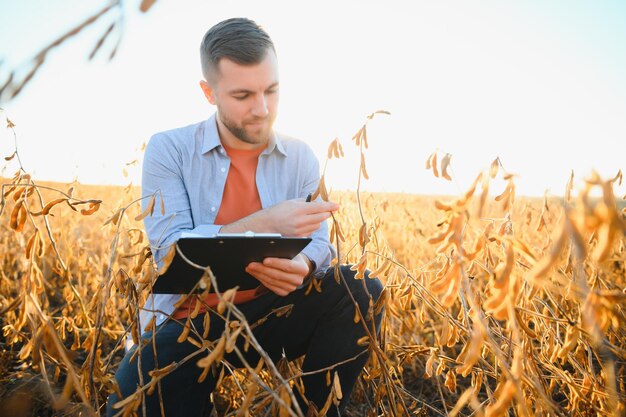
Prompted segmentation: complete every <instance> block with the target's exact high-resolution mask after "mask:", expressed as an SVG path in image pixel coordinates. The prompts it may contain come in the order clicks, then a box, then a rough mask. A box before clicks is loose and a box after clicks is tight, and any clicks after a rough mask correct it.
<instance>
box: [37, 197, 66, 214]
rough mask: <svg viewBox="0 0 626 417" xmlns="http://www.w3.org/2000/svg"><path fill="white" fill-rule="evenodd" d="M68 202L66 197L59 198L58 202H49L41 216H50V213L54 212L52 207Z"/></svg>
mask: <svg viewBox="0 0 626 417" xmlns="http://www.w3.org/2000/svg"><path fill="white" fill-rule="evenodd" d="M67 200H68V199H67V198H65V197H64V198H57V199H56V200H52V201H50V202H48V204H46V205H45V206H44V208H43V209H42V210H41V213H40V214H42V215H44V216H46V215H48V214H49V213H50V210H52V207H54V206H56V205H57V204H60V203H62V202H64V201H67Z"/></svg>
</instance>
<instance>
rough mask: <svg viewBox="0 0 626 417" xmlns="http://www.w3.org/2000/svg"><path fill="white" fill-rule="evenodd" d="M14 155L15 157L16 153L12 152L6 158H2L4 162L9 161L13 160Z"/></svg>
mask: <svg viewBox="0 0 626 417" xmlns="http://www.w3.org/2000/svg"><path fill="white" fill-rule="evenodd" d="M15 155H17V151H15V152H13V153H12V154H11V155H9V156H6V157H5V158H4V160H5V161H10V160H11V159H13V158H15Z"/></svg>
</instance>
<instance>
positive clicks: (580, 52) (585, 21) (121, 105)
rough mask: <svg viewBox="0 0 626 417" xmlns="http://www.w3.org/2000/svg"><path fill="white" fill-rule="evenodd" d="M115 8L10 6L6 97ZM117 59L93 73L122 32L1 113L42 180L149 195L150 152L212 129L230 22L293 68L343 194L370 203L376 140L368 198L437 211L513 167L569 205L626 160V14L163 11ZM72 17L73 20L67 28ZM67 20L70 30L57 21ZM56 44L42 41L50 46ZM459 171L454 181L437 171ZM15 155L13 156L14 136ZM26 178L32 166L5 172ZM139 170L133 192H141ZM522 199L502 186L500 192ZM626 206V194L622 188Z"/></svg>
mask: <svg viewBox="0 0 626 417" xmlns="http://www.w3.org/2000/svg"><path fill="white" fill-rule="evenodd" d="M98 7H101V5H94V4H93V3H92V4H89V5H88V4H83V3H82V2H78V1H76V0H72V1H65V2H58V3H55V4H49V3H46V2H43V1H32V2H29V3H28V4H25V3H21V4H19V5H10V4H7V3H5V4H2V5H0V16H2V17H0V26H2V27H3V28H5V33H6V34H11V40H10V41H9V39H8V38H7V36H6V35H5V37H4V39H3V40H2V41H0V59H2V60H4V63H3V65H2V66H1V67H0V82H3V81H4V80H5V77H6V75H7V71H8V69H9V68H11V67H14V66H17V65H19V64H20V63H23V62H25V61H27V60H29V59H31V58H32V56H33V55H34V54H35V53H36V52H37V51H38V50H39V48H41V47H42V46H43V45H44V44H45V43H46V42H50V41H52V40H53V39H54V38H55V37H56V36H58V35H60V34H61V33H63V32H65V31H67V30H68V29H69V28H70V27H72V25H75V24H76V23H78V22H80V21H81V20H82V19H84V18H85V17H86V16H87V15H89V14H90V13H93V12H94V11H96V10H97V9H98ZM126 7H127V13H126V24H125V27H124V35H123V36H124V37H123V39H122V43H121V46H120V49H119V50H118V53H117V55H116V57H115V59H114V60H113V61H111V62H110V63H109V62H108V61H107V59H106V58H107V57H106V56H107V54H108V51H110V50H111V48H112V47H113V43H114V42H107V43H105V45H104V46H103V48H102V51H101V53H100V54H99V55H98V56H96V58H95V59H94V60H93V61H92V62H87V59H86V57H87V56H88V54H89V52H91V49H92V48H93V45H94V44H95V43H96V41H97V39H98V37H99V35H100V34H101V33H102V32H103V31H104V30H105V29H106V27H107V26H108V24H109V23H110V21H111V19H109V20H106V19H104V20H102V21H99V22H98V23H97V24H95V25H94V26H93V27H91V28H88V29H86V30H85V32H84V33H81V34H80V35H79V36H77V37H76V38H75V39H72V40H70V41H68V43H67V44H65V45H62V46H61V47H60V48H59V49H58V50H57V51H55V52H54V53H52V54H50V56H49V57H48V59H47V62H46V64H45V65H44V66H43V68H42V69H41V70H40V72H39V73H38V74H37V75H36V76H35V78H34V79H33V80H32V81H31V83H30V84H29V85H28V86H27V87H26V90H25V91H24V92H23V93H21V94H20V96H18V97H17V99H16V100H14V101H11V102H9V103H3V104H1V105H0V106H1V107H3V108H4V109H5V110H6V112H7V113H6V114H7V116H8V117H9V118H10V119H11V120H12V121H13V122H14V123H15V124H16V131H17V135H18V146H19V149H20V154H21V157H22V160H23V162H24V166H25V168H26V169H27V170H28V171H29V172H30V173H32V174H33V176H34V178H37V179H40V180H49V181H60V182H71V181H72V180H74V179H75V178H76V179H77V180H78V181H79V182H81V183H83V184H103V185H106V184H114V185H128V184H129V183H131V182H132V183H133V184H134V185H139V184H140V175H141V172H140V171H141V170H140V163H137V164H134V165H131V166H127V164H128V163H130V162H132V161H134V160H139V161H140V159H141V151H140V149H141V147H142V145H143V144H144V143H146V142H147V141H148V139H149V138H150V136H151V135H152V134H154V133H156V132H159V131H163V130H169V129H172V128H175V127H180V126H184V125H188V124H192V123H196V122H199V121H201V120H203V119H206V118H207V117H209V116H210V115H211V114H212V112H213V111H214V108H213V107H211V106H210V105H208V103H206V101H205V100H204V97H203V96H202V93H201V91H200V88H199V86H198V81H199V80H200V76H201V75H200V65H199V57H198V46H199V43H200V39H201V37H202V35H203V34H204V32H205V31H206V30H207V29H208V28H209V27H210V26H212V25H213V24H215V23H217V22H218V21H220V20H223V19H224V18H228V17H232V16H247V17H250V18H252V19H254V20H256V21H257V22H258V23H259V24H261V25H262V26H264V27H265V28H266V29H267V31H268V33H269V34H270V36H272V38H273V40H274V43H275V45H276V49H277V52H278V58H279V66H280V82H281V103H280V106H279V115H278V119H277V122H276V124H275V128H276V130H278V131H280V132H283V133H285V134H288V135H290V136H294V137H299V138H301V139H303V140H304V141H306V142H307V143H309V145H310V146H311V147H312V148H313V150H314V151H315V153H316V154H317V155H318V157H319V159H320V165H321V167H323V166H324V161H325V158H326V150H327V147H328V145H329V144H330V142H331V141H332V140H333V139H335V138H336V137H338V138H339V139H340V141H341V143H342V145H343V149H344V151H345V153H346V156H345V158H343V159H341V160H334V159H333V160H331V161H330V162H329V163H328V169H327V177H326V178H327V184H328V186H329V188H332V189H334V190H353V189H355V188H356V183H357V173H358V165H359V161H360V160H359V155H358V150H357V149H356V147H355V145H354V143H353V142H352V141H351V137H352V135H353V134H354V133H355V132H356V131H357V130H358V129H359V128H360V127H361V125H362V124H363V123H364V122H365V121H366V117H367V115H369V114H370V113H372V112H374V111H376V110H387V111H389V112H390V113H391V114H390V115H378V116H376V117H375V118H374V119H373V120H371V121H370V122H369V124H368V138H369V144H370V147H369V149H367V150H366V151H365V157H366V163H367V170H368V172H369V176H370V179H369V180H364V181H362V189H364V190H368V191H381V192H405V193H416V194H423V195H441V194H443V195H456V194H459V193H461V192H464V191H465V190H466V189H467V188H468V187H469V185H470V184H471V182H472V181H473V180H474V178H475V177H476V176H477V175H478V173H479V172H480V171H482V170H485V169H487V168H488V167H489V165H490V164H491V162H492V161H493V160H494V159H495V158H496V157H499V158H500V159H501V161H502V164H503V166H504V168H505V169H506V171H507V172H510V173H513V174H515V175H516V180H515V182H516V186H517V193H518V195H527V196H542V195H543V194H544V192H546V190H547V191H548V194H549V195H562V194H563V193H564V192H565V187H566V184H567V181H568V179H569V177H570V173H571V171H572V170H573V171H574V174H575V180H576V184H577V186H580V184H581V182H582V180H583V178H586V177H589V176H590V175H591V173H592V171H593V170H596V171H597V172H599V174H600V175H601V176H602V177H603V178H607V179H608V178H611V177H614V176H615V175H616V173H617V172H618V171H619V170H620V169H621V168H623V167H624V163H623V160H624V157H623V155H624V154H626V144H625V143H626V140H625V138H626V118H624V114H626V80H625V79H624V77H623V74H624V73H626V50H624V48H623V41H622V40H623V39H626V28H625V27H624V25H623V24H622V23H623V22H624V21H626V20H624V19H625V18H626V5H624V4H622V3H620V2H617V1H613V2H610V1H607V2H602V3H593V4H590V3H587V2H582V1H578V2H566V1H557V2H551V3H549V4H547V3H545V2H540V1H538V0H537V1H531V2H524V3H521V2H520V3H516V4H502V3H497V2H489V3H478V2H473V3H467V2H464V3H461V2H456V3H449V4H439V3H430V2H426V1H418V2H412V3H404V2H399V1H397V2H387V3H385V4H384V5H383V4H379V3H376V2H371V1H365V2H357V1H345V2H340V3H338V2H334V3H330V2H321V3H315V4H305V5H302V4H298V5H296V4H291V3H289V2H271V3H262V4H261V3H257V2H252V1H245V2H237V3H235V4H203V3H196V2H191V1H190V2H185V3H184V4H181V3H176V2H173V1H171V0H159V1H157V3H156V4H155V6H154V7H153V9H152V10H150V11H149V12H148V13H147V14H140V13H139V12H138V11H137V10H136V9H137V8H138V3H137V4H135V3H132V4H126ZM66 10H73V14H72V15H69V16H68V15H67V13H66ZM53 22H54V23H53ZM34 28H38V30H34ZM435 151H438V152H439V153H440V155H441V156H443V155H444V154H446V153H450V154H451V155H452V159H451V161H452V162H451V174H452V178H453V180H452V181H450V182H449V181H446V180H443V179H441V178H435V177H434V176H433V175H432V173H431V172H430V171H428V170H426V169H425V164H426V160H427V158H428V156H429V155H430V154H432V153H433V152H435ZM0 152H1V154H0V155H1V156H3V157H4V156H8V155H10V154H11V153H12V152H13V137H12V134H11V133H10V132H9V131H8V130H6V129H2V134H0ZM4 168H5V169H4V171H3V172H2V176H4V177H10V176H11V175H12V174H13V172H14V171H15V170H16V165H15V161H10V162H8V163H5V164H4ZM124 171H126V173H127V174H128V176H124ZM503 189H504V182H496V183H494V185H493V187H492V188H491V193H492V194H494V195H495V194H498V193H499V192H501V191H502V190H503ZM618 190H619V192H621V194H618V195H620V196H621V195H623V194H626V191H624V190H625V186H624V185H622V186H620V187H619V188H618Z"/></svg>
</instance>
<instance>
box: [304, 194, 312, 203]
mask: <svg viewBox="0 0 626 417" xmlns="http://www.w3.org/2000/svg"><path fill="white" fill-rule="evenodd" d="M312 196H313V195H312V194H310V193H309V195H307V196H306V200H304V201H305V202H307V203H310V202H311V197H312Z"/></svg>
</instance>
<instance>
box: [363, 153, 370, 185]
mask: <svg viewBox="0 0 626 417" xmlns="http://www.w3.org/2000/svg"><path fill="white" fill-rule="evenodd" d="M361 172H362V173H363V177H364V178H365V179H366V180H369V179H370V177H369V175H368V174H367V169H366V168H365V154H363V152H361Z"/></svg>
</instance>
